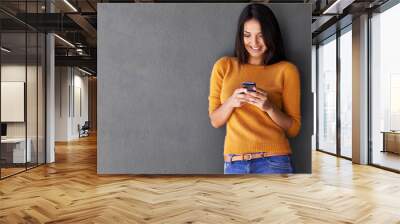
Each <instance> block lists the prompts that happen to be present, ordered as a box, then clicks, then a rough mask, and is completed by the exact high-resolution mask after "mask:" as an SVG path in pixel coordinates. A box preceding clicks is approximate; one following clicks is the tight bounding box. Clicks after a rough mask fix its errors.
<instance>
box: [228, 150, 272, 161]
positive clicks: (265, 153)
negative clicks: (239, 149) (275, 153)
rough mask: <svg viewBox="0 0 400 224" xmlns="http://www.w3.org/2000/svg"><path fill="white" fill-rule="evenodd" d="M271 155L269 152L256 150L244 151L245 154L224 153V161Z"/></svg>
mask: <svg viewBox="0 0 400 224" xmlns="http://www.w3.org/2000/svg"><path fill="white" fill-rule="evenodd" d="M268 156H272V155H271V153H267V152H257V153H245V154H234V155H232V154H228V155H224V161H225V162H233V161H240V160H251V159H259V158H264V157H268Z"/></svg>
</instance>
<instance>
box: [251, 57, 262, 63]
mask: <svg viewBox="0 0 400 224" xmlns="http://www.w3.org/2000/svg"><path fill="white" fill-rule="evenodd" d="M248 63H249V64H251V65H262V64H263V59H262V58H253V57H250V58H249V60H248Z"/></svg>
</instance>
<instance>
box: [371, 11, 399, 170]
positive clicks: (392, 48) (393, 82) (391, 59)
mask: <svg viewBox="0 0 400 224" xmlns="http://www.w3.org/2000/svg"><path fill="white" fill-rule="evenodd" d="M399 21H400V4H398V5H396V6H394V7H392V8H390V9H388V10H386V11H384V12H383V13H380V14H374V15H373V17H372V18H371V83H370V86H371V97H370V104H371V106H370V108H371V110H370V120H371V130H370V132H371V141H372V154H371V158H372V163H373V164H375V165H380V166H384V167H388V168H391V169H396V170H400V155H399V154H398V153H400V132H399V131H400V100H399V96H400V63H399V60H398V54H399V52H400V43H399V40H400V32H399V29H397V27H398V22H399Z"/></svg>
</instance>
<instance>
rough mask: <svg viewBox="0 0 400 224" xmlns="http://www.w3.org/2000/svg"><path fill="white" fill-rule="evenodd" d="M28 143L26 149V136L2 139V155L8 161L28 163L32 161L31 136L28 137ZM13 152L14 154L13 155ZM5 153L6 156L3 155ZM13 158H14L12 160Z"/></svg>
mask: <svg viewBox="0 0 400 224" xmlns="http://www.w3.org/2000/svg"><path fill="white" fill-rule="evenodd" d="M26 140H27V142H28V144H27V146H28V147H26V151H25V138H6V139H1V156H2V157H3V159H4V158H5V160H6V162H10V163H26V162H31V160H32V154H31V145H32V141H31V139H30V138H27V139H26ZM11 154H12V156H11ZM3 155H4V156H3ZM11 158H12V160H11ZM25 160H26V161H25Z"/></svg>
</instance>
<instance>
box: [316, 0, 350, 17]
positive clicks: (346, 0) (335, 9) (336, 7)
mask: <svg viewBox="0 0 400 224" xmlns="http://www.w3.org/2000/svg"><path fill="white" fill-rule="evenodd" d="M353 2H354V0H336V1H335V2H334V3H333V4H332V5H330V6H329V7H328V8H327V9H325V10H324V12H323V13H322V14H342V13H343V9H345V8H346V7H347V6H349V5H351V3H353Z"/></svg>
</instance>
